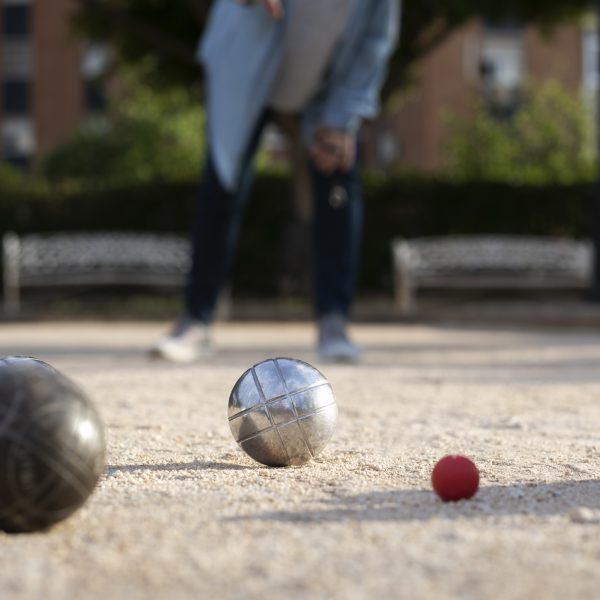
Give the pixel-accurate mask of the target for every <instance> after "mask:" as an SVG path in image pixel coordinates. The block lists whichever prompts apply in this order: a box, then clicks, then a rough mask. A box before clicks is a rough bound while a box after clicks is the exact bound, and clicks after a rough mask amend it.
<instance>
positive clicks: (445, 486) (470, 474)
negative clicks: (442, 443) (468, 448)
mask: <svg viewBox="0 0 600 600" xmlns="http://www.w3.org/2000/svg"><path fill="white" fill-rule="evenodd" d="M431 484H432V485H433V489H434V490H435V493H436V494H437V495H438V496H439V497H440V498H441V499H442V500H443V501H444V502H449V501H456V500H468V499H469V498H472V497H473V496H474V495H475V493H476V492H477V488H478V487H479V471H478V470H477V467H476V466H475V464H474V463H473V461H472V460H469V459H468V458H467V457H466V456H460V455H458V454H454V455H451V456H444V458H442V459H440V460H439V461H438V462H437V463H436V465H435V467H434V468H433V472H432V473H431Z"/></svg>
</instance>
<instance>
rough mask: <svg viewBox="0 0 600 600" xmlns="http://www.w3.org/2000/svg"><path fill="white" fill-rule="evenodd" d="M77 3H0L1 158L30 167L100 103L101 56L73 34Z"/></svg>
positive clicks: (66, 0) (23, 0)
mask: <svg viewBox="0 0 600 600" xmlns="http://www.w3.org/2000/svg"><path fill="white" fill-rule="evenodd" d="M74 6H75V3H74V1H73V0H0V84H1V94H0V158H2V159H4V160H6V161H8V162H10V163H13V164H17V165H25V166H26V165H28V164H30V163H31V162H34V161H35V160H36V159H37V158H38V157H40V156H42V155H43V154H44V153H45V152H47V151H48V150H51V149H52V148H55V147H56V146H57V145H59V144H60V143H61V142H63V141H64V140H65V139H66V138H67V137H68V136H69V135H71V134H72V133H73V132H74V131H75V130H77V128H78V127H79V126H80V124H81V122H82V120H83V119H84V118H85V117H86V115H87V114H88V113H89V111H90V110H93V109H94V108H96V107H97V106H98V104H101V102H102V99H101V97H100V96H99V94H98V90H97V88H96V87H95V86H94V76H95V72H96V70H97V69H98V68H99V64H98V63H99V61H101V60H102V57H98V56H97V55H98V52H97V51H96V49H94V48H91V49H90V48H86V47H85V45H84V44H83V43H82V42H81V41H80V40H78V39H77V37H76V36H75V34H74V33H73V31H72V27H71V24H70V16H71V14H72V11H73V8H74Z"/></svg>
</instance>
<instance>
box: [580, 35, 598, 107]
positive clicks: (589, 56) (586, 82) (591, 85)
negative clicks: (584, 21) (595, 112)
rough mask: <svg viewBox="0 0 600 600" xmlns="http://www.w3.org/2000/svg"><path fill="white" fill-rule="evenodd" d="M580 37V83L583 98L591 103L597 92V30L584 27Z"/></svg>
mask: <svg viewBox="0 0 600 600" xmlns="http://www.w3.org/2000/svg"><path fill="white" fill-rule="evenodd" d="M582 35H583V37H582V46H581V50H582V55H583V56H582V71H583V73H582V79H583V81H582V85H583V94H584V97H585V99H586V100H587V101H588V102H589V103H590V104H593V103H594V102H595V100H596V94H597V93H598V87H599V86H598V56H599V51H598V32H597V31H596V30H595V29H586V30H584V32H583V34H582Z"/></svg>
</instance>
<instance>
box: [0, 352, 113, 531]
mask: <svg viewBox="0 0 600 600" xmlns="http://www.w3.org/2000/svg"><path fill="white" fill-rule="evenodd" d="M105 449H106V443H105V433H104V425H103V423H102V420H101V418H100V415H99V414H98V412H97V411H96V409H95V407H94V406H93V404H92V403H91V402H90V400H89V399H88V398H87V396H86V395H85V394H84V393H83V391H81V390H80V389H79V388H78V387H77V386H76V385H75V384H74V383H72V382H71V381H70V380H69V379H67V378H66V377H65V376H64V375H62V374H61V373H59V372H58V371H57V370H56V369H54V368H53V367H51V366H50V365H49V364H47V363H45V362H43V361H40V360H36V359H34V358H27V357H8V358H0V529H2V530H4V531H7V532H27V531H38V530H42V529H47V528H48V527H50V526H51V525H54V524H55V523H57V522H59V521H62V520H63V519H66V518H67V517H68V516H69V515H71V514H72V513H73V512H74V511H75V510H77V509H78V508H79V507H80V506H81V505H82V504H83V503H84V502H85V501H86V500H87V498H88V497H89V495H90V494H91V493H92V491H93V490H94V487H95V486H96V483H97V482H98V479H99V478H100V475H101V474H102V472H103V470H104V459H105Z"/></svg>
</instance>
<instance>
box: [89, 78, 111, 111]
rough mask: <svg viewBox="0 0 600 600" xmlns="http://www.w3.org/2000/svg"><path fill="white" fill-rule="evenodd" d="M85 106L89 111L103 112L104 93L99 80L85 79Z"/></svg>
mask: <svg viewBox="0 0 600 600" xmlns="http://www.w3.org/2000/svg"><path fill="white" fill-rule="evenodd" d="M84 87H85V106H86V108H87V110H88V111H89V112H91V113H99V112H104V111H105V110H106V94H105V92H104V86H103V85H102V82H100V81H85V82H84Z"/></svg>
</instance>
